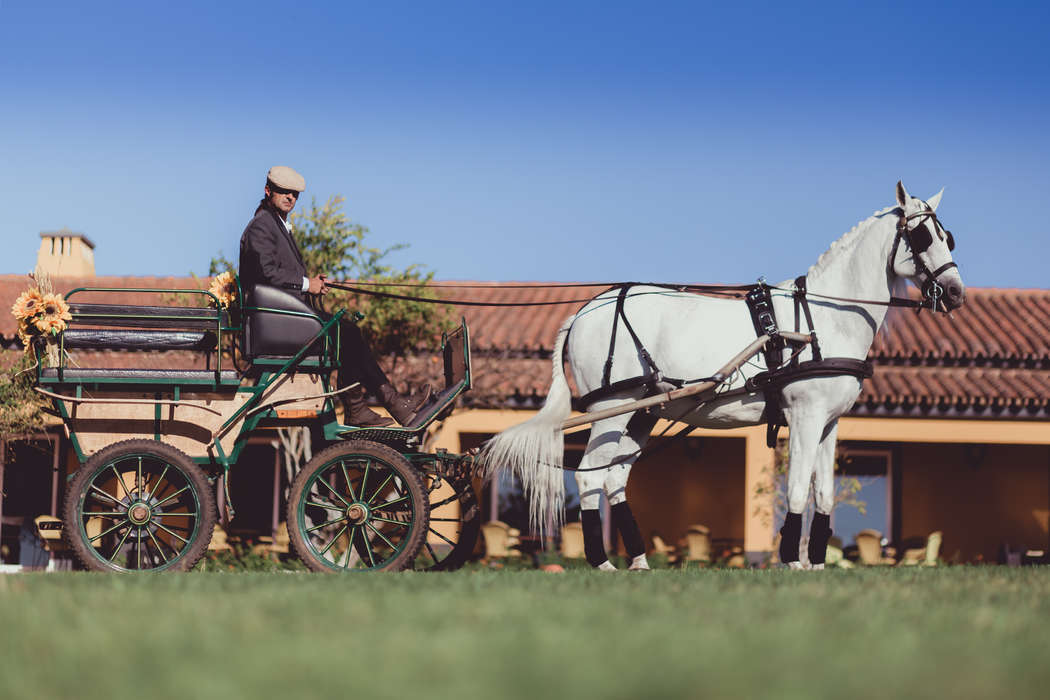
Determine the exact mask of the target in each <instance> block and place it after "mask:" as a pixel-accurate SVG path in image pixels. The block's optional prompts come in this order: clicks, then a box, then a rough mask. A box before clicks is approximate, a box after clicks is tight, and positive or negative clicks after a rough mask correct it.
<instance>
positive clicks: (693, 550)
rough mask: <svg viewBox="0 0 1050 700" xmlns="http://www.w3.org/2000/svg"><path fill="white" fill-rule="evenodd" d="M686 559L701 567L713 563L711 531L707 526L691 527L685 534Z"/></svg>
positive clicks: (685, 560) (686, 561)
mask: <svg viewBox="0 0 1050 700" xmlns="http://www.w3.org/2000/svg"><path fill="white" fill-rule="evenodd" d="M685 549H686V551H685V558H684V562H685V563H686V564H688V563H689V562H691V561H695V562H697V563H698V564H700V565H701V566H703V565H706V564H710V563H711V529H710V528H709V527H707V526H706V525H690V526H689V529H688V530H686V533H685Z"/></svg>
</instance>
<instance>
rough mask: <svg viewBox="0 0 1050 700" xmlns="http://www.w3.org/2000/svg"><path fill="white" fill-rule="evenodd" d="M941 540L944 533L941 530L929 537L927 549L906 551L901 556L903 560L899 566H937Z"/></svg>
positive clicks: (920, 548)
mask: <svg viewBox="0 0 1050 700" xmlns="http://www.w3.org/2000/svg"><path fill="white" fill-rule="evenodd" d="M941 538H942V533H941V531H940V530H937V531H936V532H931V533H930V535H929V537H927V538H926V546H925V547H916V548H914V549H906V550H904V554H903V555H902V556H901V560H900V562H898V563H897V565H898V566H937V558H938V557H939V556H940V553H941Z"/></svg>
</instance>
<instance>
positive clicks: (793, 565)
mask: <svg viewBox="0 0 1050 700" xmlns="http://www.w3.org/2000/svg"><path fill="white" fill-rule="evenodd" d="M787 567H788V568H789V569H791V570H792V571H804V570H805V568H806V567H804V566H802V562H800V561H791V562H788V565H787Z"/></svg>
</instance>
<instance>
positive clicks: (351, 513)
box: [346, 503, 368, 525]
mask: <svg viewBox="0 0 1050 700" xmlns="http://www.w3.org/2000/svg"><path fill="white" fill-rule="evenodd" d="M346 518H347V520H349V521H350V522H351V523H353V524H354V525H361V524H363V523H364V522H365V521H366V520H368V506H366V505H365V504H364V503H354V504H352V505H351V506H350V507H349V508H347V509H346Z"/></svg>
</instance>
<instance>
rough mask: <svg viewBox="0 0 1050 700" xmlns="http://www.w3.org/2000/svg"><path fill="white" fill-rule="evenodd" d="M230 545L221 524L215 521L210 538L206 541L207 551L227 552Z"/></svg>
mask: <svg viewBox="0 0 1050 700" xmlns="http://www.w3.org/2000/svg"><path fill="white" fill-rule="evenodd" d="M231 549H233V548H232V547H230V543H229V541H228V539H227V537H226V531H225V530H223V529H222V526H221V525H219V524H218V523H215V527H214V528H212V531H211V540H210V541H209V542H208V551H209V552H228V551H230V550H231Z"/></svg>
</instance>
